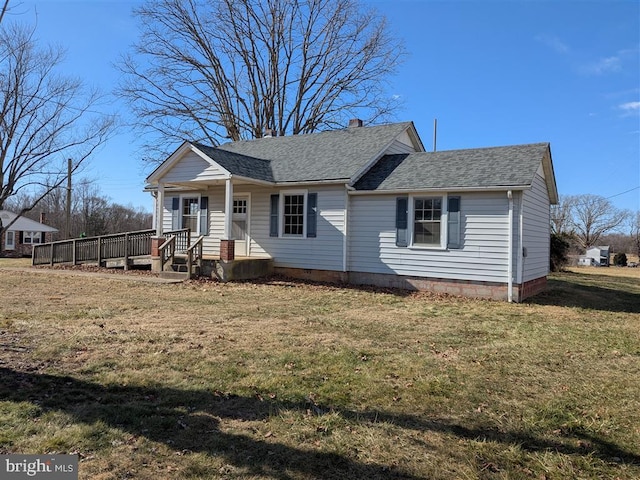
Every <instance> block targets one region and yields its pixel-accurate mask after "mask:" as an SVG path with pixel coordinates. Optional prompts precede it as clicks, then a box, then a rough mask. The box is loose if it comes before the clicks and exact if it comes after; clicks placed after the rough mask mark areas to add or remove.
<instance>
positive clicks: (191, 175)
mask: <svg viewBox="0 0 640 480" xmlns="http://www.w3.org/2000/svg"><path fill="white" fill-rule="evenodd" d="M227 177H228V174H227V172H225V171H224V170H222V169H221V168H219V167H215V166H213V165H211V164H210V163H209V162H207V161H206V160H204V159H203V158H202V157H200V156H199V155H198V154H196V153H194V152H189V153H187V154H186V155H185V156H184V157H183V158H182V159H181V160H180V161H179V162H178V163H176V164H175V165H174V166H173V168H171V170H169V171H168V172H167V173H165V174H164V176H163V177H162V179H161V180H160V181H161V182H163V183H176V182H192V181H203V180H222V179H225V178H227Z"/></svg>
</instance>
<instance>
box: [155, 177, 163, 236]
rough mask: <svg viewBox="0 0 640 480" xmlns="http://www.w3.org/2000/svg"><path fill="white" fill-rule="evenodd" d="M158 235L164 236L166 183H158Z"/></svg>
mask: <svg viewBox="0 0 640 480" xmlns="http://www.w3.org/2000/svg"><path fill="white" fill-rule="evenodd" d="M155 220H156V235H158V236H159V237H160V236H162V225H163V224H164V183H158V196H157V197H156V218H155Z"/></svg>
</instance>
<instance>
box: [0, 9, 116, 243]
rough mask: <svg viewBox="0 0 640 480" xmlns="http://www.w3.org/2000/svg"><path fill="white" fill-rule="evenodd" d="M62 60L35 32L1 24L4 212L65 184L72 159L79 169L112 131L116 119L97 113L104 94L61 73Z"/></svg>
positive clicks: (0, 195)
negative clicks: (16, 198) (23, 198)
mask: <svg viewBox="0 0 640 480" xmlns="http://www.w3.org/2000/svg"><path fill="white" fill-rule="evenodd" d="M6 5H7V3H5V6H6ZM62 60H63V52H62V51H61V50H60V49H59V48H53V47H40V46H39V45H38V44H37V42H36V41H35V39H34V29H33V28H31V27H27V26H21V25H19V24H16V23H7V21H6V19H5V21H4V22H3V23H2V25H1V26H0V209H2V208H3V206H4V203H5V201H6V200H7V199H8V198H10V197H12V196H13V195H16V194H18V193H19V192H21V191H24V190H34V191H35V190H37V191H38V192H41V194H40V195H39V196H37V197H34V198H33V202H32V203H31V204H30V205H24V206H23V207H22V209H21V211H19V212H16V213H18V216H20V215H22V214H24V213H25V212H27V211H29V210H31V209H32V208H33V207H34V206H35V205H36V204H37V203H38V201H40V200H41V199H42V197H44V196H45V195H46V194H47V193H48V192H50V191H51V190H54V189H56V188H57V187H58V186H60V185H61V184H62V183H63V182H64V181H65V180H66V178H67V177H68V170H67V159H68V158H71V159H72V172H75V171H77V170H78V168H80V167H81V165H82V164H83V162H84V161H85V160H86V159H87V158H89V156H90V155H91V154H92V153H93V152H94V151H95V150H96V148H98V147H99V146H100V145H102V144H103V143H104V142H105V141H106V140H107V138H108V137H109V135H110V134H111V133H112V132H113V128H114V117H112V116H109V115H104V114H101V113H99V112H96V111H95V110H96V109H98V108H99V106H100V105H99V102H100V96H99V95H98V94H97V93H96V92H93V91H87V90H86V89H85V88H84V87H83V85H82V82H81V81H80V80H78V79H75V78H70V77H66V76H64V75H62V74H61V72H60V70H61V68H60V64H61V62H62ZM8 226H9V225H4V226H3V225H0V235H1V234H2V230H3V228H7V227H8Z"/></svg>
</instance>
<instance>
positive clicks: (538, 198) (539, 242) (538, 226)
mask: <svg viewBox="0 0 640 480" xmlns="http://www.w3.org/2000/svg"><path fill="white" fill-rule="evenodd" d="M549 215H550V214H549V194H548V191H547V186H546V183H545V180H544V178H543V177H542V175H541V171H539V173H538V174H537V175H536V177H535V179H534V181H533V186H532V188H531V190H527V191H525V192H524V207H523V217H524V218H523V222H522V223H523V231H522V233H523V235H522V236H523V242H522V243H523V247H524V248H525V249H526V252H527V256H526V257H524V258H523V281H524V282H527V281H529V280H533V279H536V278H540V277H545V276H546V275H547V274H548V273H549V249H550V245H549V242H550V226H549V223H550V218H549Z"/></svg>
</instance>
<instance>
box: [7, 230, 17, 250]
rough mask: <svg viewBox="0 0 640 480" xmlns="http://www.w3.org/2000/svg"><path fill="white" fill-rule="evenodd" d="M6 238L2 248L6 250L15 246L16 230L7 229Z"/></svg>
mask: <svg viewBox="0 0 640 480" xmlns="http://www.w3.org/2000/svg"><path fill="white" fill-rule="evenodd" d="M6 239H7V240H6V242H5V245H4V248H5V249H6V250H13V249H15V248H16V232H14V231H13V230H8V231H7V236H6Z"/></svg>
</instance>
